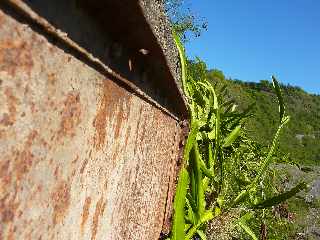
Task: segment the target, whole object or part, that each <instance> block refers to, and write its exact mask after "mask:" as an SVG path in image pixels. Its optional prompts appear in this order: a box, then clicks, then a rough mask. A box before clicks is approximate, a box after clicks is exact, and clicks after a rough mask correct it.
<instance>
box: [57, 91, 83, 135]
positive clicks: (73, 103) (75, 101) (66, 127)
mask: <svg viewBox="0 0 320 240" xmlns="http://www.w3.org/2000/svg"><path fill="white" fill-rule="evenodd" d="M63 104H64V108H63V110H62V111H61V115H62V120H61V124H60V129H59V131H58V137H59V138H61V137H62V136H65V135H69V136H70V137H73V136H74V135H75V132H76V126H78V125H79V123H80V120H81V119H80V117H81V103H80V95H79V93H75V92H70V93H68V95H67V98H66V99H65V101H64V103H63Z"/></svg>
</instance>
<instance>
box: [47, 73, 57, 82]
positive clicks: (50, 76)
mask: <svg viewBox="0 0 320 240" xmlns="http://www.w3.org/2000/svg"><path fill="white" fill-rule="evenodd" d="M56 82H57V78H56V75H55V74H54V73H48V83H49V84H50V85H55V83H56Z"/></svg>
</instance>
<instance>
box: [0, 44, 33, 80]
mask: <svg viewBox="0 0 320 240" xmlns="http://www.w3.org/2000/svg"><path fill="white" fill-rule="evenodd" d="M30 48H31V47H30V46H29V45H28V44H27V42H24V41H22V40H20V39H7V40H4V41H1V42H0V63H1V64H0V71H5V72H7V73H8V74H9V75H11V76H13V77H14V76H15V75H16V72H17V70H21V72H26V73H27V74H28V75H29V76H30V73H31V69H32V67H33V60H32V54H31V49H30Z"/></svg>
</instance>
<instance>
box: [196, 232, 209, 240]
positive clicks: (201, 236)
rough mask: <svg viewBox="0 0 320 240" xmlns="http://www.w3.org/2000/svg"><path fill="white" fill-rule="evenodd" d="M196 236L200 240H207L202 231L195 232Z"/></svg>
mask: <svg viewBox="0 0 320 240" xmlns="http://www.w3.org/2000/svg"><path fill="white" fill-rule="evenodd" d="M197 234H198V235H199V237H200V239H201V240H207V237H206V234H205V233H204V232H203V231H202V230H197Z"/></svg>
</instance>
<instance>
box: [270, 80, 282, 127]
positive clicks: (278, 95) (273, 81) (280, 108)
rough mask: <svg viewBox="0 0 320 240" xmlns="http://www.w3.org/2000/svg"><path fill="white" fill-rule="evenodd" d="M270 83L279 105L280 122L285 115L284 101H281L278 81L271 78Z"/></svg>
mask: <svg viewBox="0 0 320 240" xmlns="http://www.w3.org/2000/svg"><path fill="white" fill-rule="evenodd" d="M272 83H273V87H274V89H275V92H276V95H277V98H278V103H279V113H280V122H282V120H283V117H284V114H285V106H284V101H283V96H282V93H281V88H280V84H279V82H278V80H277V79H276V78H275V77H274V76H272Z"/></svg>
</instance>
